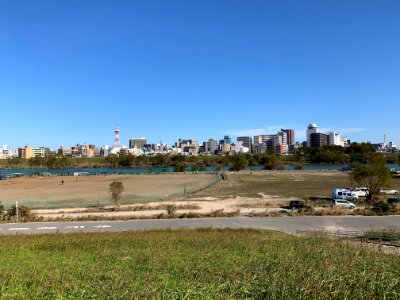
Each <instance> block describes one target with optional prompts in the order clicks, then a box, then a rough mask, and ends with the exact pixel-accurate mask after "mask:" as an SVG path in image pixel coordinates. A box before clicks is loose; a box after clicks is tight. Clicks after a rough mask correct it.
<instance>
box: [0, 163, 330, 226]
mask: <svg viewBox="0 0 400 300" xmlns="http://www.w3.org/2000/svg"><path fill="white" fill-rule="evenodd" d="M260 174H264V175H265V174H270V175H271V176H279V173H278V172H269V173H268V172H262V173H260V172H258V173H254V174H252V175H254V176H257V175H260ZM282 174H285V176H287V172H286V173H284V172H282ZM290 174H291V175H290V176H291V177H292V179H293V180H294V181H303V180H304V179H303V176H304V175H305V174H307V173H306V172H305V171H301V172H296V171H293V172H291V173H290ZM312 174H313V175H317V176H331V173H329V172H320V173H318V174H317V173H316V172H315V171H312ZM113 180H120V181H122V182H123V185H124V187H125V191H124V193H123V194H125V197H127V195H130V196H132V197H133V195H135V197H133V198H132V202H128V203H129V204H125V205H121V207H120V209H119V210H118V211H110V210H111V209H112V208H115V205H114V203H112V201H111V196H110V194H109V184H110V183H111V182H112V181H113ZM213 180H215V175H213V174H158V175H108V176H104V175H99V176H85V177H84V176H80V177H70V176H66V177H63V176H52V177H31V178H28V177H21V178H13V179H10V180H5V181H0V197H1V198H0V201H2V203H3V204H8V205H10V203H15V201H20V203H21V204H25V203H26V205H28V206H29V204H30V203H35V204H37V203H42V204H43V206H42V207H46V206H45V203H46V201H47V202H48V201H49V199H51V201H52V203H57V204H58V205H57V206H56V207H57V208H55V209H35V210H34V212H35V213H36V214H37V215H38V216H42V217H44V218H46V219H47V218H59V217H85V216H89V215H90V216H107V217H113V216H135V217H140V216H147V217H150V216H156V215H159V214H161V213H163V212H164V213H165V212H166V210H165V205H168V204H172V205H175V206H176V207H177V210H176V212H177V213H189V212H195V213H201V214H206V213H210V212H213V211H218V210H223V212H226V213H228V212H233V211H238V210H240V214H241V215H247V214H251V213H259V212H265V211H266V209H268V210H270V211H273V210H279V209H280V206H281V205H284V204H287V202H288V201H289V200H291V199H293V198H294V197H290V196H276V195H267V194H266V193H265V192H256V193H253V194H252V196H251V197H245V196H238V195H230V194H227V195H223V196H222V195H218V194H217V193H215V191H216V189H217V188H218V185H220V184H225V185H226V183H224V182H219V183H217V184H216V185H214V186H212V187H210V188H208V189H206V190H203V191H201V188H202V187H206V186H208V185H210V184H211V182H212V181H213ZM228 181H229V179H228ZM184 189H185V190H186V189H188V190H190V189H193V190H198V189H200V192H199V193H194V194H193V195H192V196H191V195H190V194H189V196H188V197H184V194H183V190H184ZM189 192H190V191H189ZM140 195H146V196H149V195H150V196H151V197H147V198H146V197H144V196H143V197H140ZM27 199H28V200H27ZM99 199H101V201H100V200H99ZM24 200H27V201H26V202H24ZM90 203H98V207H97V208H96V206H95V205H93V206H92V207H91V205H90ZM160 203H162V204H164V208H160ZM144 204H145V207H144ZM32 207H34V206H32ZM88 207H89V208H88ZM187 207H190V209H188V208H187ZM100 208H101V209H100Z"/></svg>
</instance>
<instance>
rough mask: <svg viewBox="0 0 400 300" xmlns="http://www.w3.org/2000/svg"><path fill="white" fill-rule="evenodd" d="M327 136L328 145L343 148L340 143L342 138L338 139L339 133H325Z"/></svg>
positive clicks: (342, 144)
mask: <svg viewBox="0 0 400 300" xmlns="http://www.w3.org/2000/svg"><path fill="white" fill-rule="evenodd" d="M327 135H328V145H335V146H342V147H344V143H343V141H342V138H341V137H340V133H339V132H335V131H330V132H328V133H327Z"/></svg>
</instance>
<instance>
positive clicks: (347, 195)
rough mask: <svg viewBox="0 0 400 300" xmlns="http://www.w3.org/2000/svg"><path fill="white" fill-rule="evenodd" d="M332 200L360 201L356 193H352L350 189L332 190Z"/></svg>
mask: <svg viewBox="0 0 400 300" xmlns="http://www.w3.org/2000/svg"><path fill="white" fill-rule="evenodd" d="M332 199H333V200H335V199H343V200H353V201H354V200H358V195H357V193H356V192H353V191H350V190H349V189H339V188H335V189H332Z"/></svg>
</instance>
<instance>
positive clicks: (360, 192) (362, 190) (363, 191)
mask: <svg viewBox="0 0 400 300" xmlns="http://www.w3.org/2000/svg"><path fill="white" fill-rule="evenodd" d="M351 191H352V192H354V193H356V195H357V196H358V197H367V196H368V194H369V189H368V188H366V187H355V188H352V189H351Z"/></svg>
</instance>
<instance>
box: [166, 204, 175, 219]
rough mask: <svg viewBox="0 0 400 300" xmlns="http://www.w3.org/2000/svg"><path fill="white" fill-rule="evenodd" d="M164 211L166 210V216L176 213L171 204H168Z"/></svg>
mask: <svg viewBox="0 0 400 300" xmlns="http://www.w3.org/2000/svg"><path fill="white" fill-rule="evenodd" d="M166 209H167V213H168V216H173V215H174V213H175V212H176V206H175V205H173V204H168V205H167V207H166Z"/></svg>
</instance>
